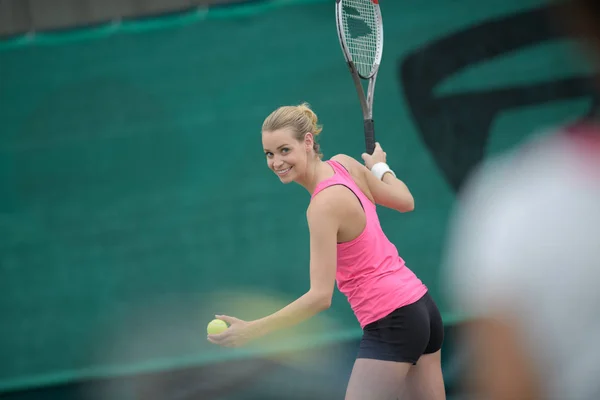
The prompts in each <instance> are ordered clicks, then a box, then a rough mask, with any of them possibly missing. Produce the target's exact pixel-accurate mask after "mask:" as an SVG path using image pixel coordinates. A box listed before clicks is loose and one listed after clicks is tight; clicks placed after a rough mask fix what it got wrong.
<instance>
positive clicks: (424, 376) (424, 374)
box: [402, 350, 446, 400]
mask: <svg viewBox="0 0 600 400" xmlns="http://www.w3.org/2000/svg"><path fill="white" fill-rule="evenodd" d="M441 352H442V351H441V350H438V351H436V352H435V353H432V354H424V355H422V356H421V358H419V361H418V362H417V365H415V366H413V367H411V369H410V371H408V374H407V376H406V389H407V390H406V392H405V393H406V395H405V396H404V397H403V398H402V399H403V400H404V399H406V400H445V399H446V389H445V387H444V377H443V375H442V357H441Z"/></svg>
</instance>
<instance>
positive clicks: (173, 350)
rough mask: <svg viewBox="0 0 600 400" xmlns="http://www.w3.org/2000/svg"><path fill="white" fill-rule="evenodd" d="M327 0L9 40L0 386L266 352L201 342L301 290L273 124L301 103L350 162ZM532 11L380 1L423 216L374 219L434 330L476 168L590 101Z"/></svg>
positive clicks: (3, 130) (408, 175) (328, 152)
mask: <svg viewBox="0 0 600 400" xmlns="http://www.w3.org/2000/svg"><path fill="white" fill-rule="evenodd" d="M330 3H331V2H324V1H323V2H318V1H316V2H307V3H305V4H292V5H287V6H283V7H268V6H264V7H263V6H261V5H259V6H257V7H258V8H255V9H245V10H243V11H242V12H240V11H239V9H238V11H231V10H227V9H220V10H218V11H216V12H214V14H210V13H209V17H208V18H207V19H205V20H202V21H200V20H197V19H198V18H197V17H193V16H188V17H187V19H189V20H191V22H189V21H187V20H186V18H173V19H164V20H161V21H158V22H152V23H151V25H144V24H142V23H140V24H137V25H136V24H135V23H134V24H132V25H124V26H123V27H120V28H118V27H117V28H115V29H114V30H111V29H112V28H110V27H108V28H107V27H104V28H100V29H99V30H97V31H92V32H84V33H83V34H81V33H80V32H79V33H78V32H71V33H64V34H59V35H58V36H44V35H41V36H40V37H38V38H34V39H33V40H31V41H28V40H26V39H23V40H20V41H16V42H15V41H13V42H5V43H1V42H0V121H1V125H0V179H1V184H0V195H1V197H0V238H1V239H0V274H1V279H0V311H1V312H0V318H1V321H0V359H2V360H3V362H2V363H0V387H12V386H21V385H30V384H33V383H35V382H43V381H61V380H64V379H69V378H72V377H75V376H86V375H97V374H113V373H114V374H121V373H126V372H131V371H137V370H140V369H144V370H153V369H160V368H171V367H174V366H179V365H191V364H196V363H205V362H212V361H214V360H220V359H229V358H235V357H242V356H248V355H249V354H252V352H258V353H260V352H264V351H267V350H265V348H264V347H261V346H258V347H257V348H252V349H249V350H243V351H236V352H231V351H225V350H223V349H219V348H215V347H214V346H209V344H208V343H206V341H205V340H204V329H205V324H206V323H207V322H208V320H210V319H211V318H212V315H213V314H214V313H228V314H233V315H236V316H238V317H241V318H254V317H258V316H261V315H263V314H264V313H266V312H272V311H275V310H276V309H277V307H279V306H281V305H284V304H285V303H286V302H287V301H291V300H293V299H295V298H296V297H297V296H299V295H301V294H303V293H304V291H305V290H306V289H307V287H308V247H309V243H308V231H307V226H306V220H305V209H306V206H307V204H308V201H309V197H308V194H307V193H306V192H305V191H304V190H303V189H302V188H299V187H296V186H282V185H281V184H280V183H279V182H278V179H277V178H276V177H275V176H273V174H272V173H270V172H269V171H268V170H267V168H266V164H265V160H264V158H263V154H262V149H261V142H260V126H261V124H262V121H263V119H264V117H266V115H268V113H270V112H271V111H272V110H273V109H274V108H276V107H278V106H280V105H284V104H295V103H299V102H301V101H308V102H310V103H311V104H312V106H313V107H314V109H315V110H316V112H317V113H318V114H319V117H320V118H321V121H322V123H323V124H324V133H323V136H322V148H323V149H324V152H325V156H326V157H330V156H333V155H334V154H336V153H346V154H349V155H352V156H354V157H357V158H359V159H360V153H361V152H362V151H363V146H364V139H363V137H362V121H361V114H360V107H359V103H358V100H357V97H356V94H355V89H354V87H353V85H352V81H351V78H350V75H349V74H348V71H347V69H346V66H345V64H344V62H343V56H342V53H341V50H340V47H339V44H338V41H337V36H336V27H335V23H334V9H333V5H332V4H330ZM540 4H543V3H541V2H539V1H534V0H527V1H523V0H520V1H516V0H515V1H505V0H488V1H486V2H481V1H480V0H466V1H461V2H448V1H446V0H427V1H422V2H419V4H416V3H414V4H413V3H411V2H402V1H390V2H382V4H381V7H382V11H383V16H384V23H385V28H384V29H385V45H384V57H383V64H382V67H381V70H380V75H379V78H378V84H377V92H376V96H375V119H376V127H377V133H378V137H377V139H378V140H379V141H380V142H381V143H382V145H383V146H384V148H385V149H386V151H387V153H388V157H389V163H390V164H391V166H392V168H394V170H395V171H396V173H397V174H398V176H399V177H400V178H401V179H403V180H404V181H405V182H406V183H407V184H408V186H409V187H410V188H411V190H412V191H413V194H414V196H415V199H416V210H415V212H413V213H410V214H399V213H394V212H391V211H389V210H381V213H380V218H381V220H382V224H383V227H384V229H385V230H386V232H387V233H388V235H389V237H390V239H391V240H393V241H394V243H396V245H397V247H398V248H399V250H400V252H401V254H402V256H403V257H404V258H405V260H406V261H407V264H408V266H409V267H410V268H412V269H413V270H414V271H416V272H417V274H418V275H419V276H420V277H421V278H422V279H423V280H424V281H425V283H426V284H427V285H428V286H429V287H430V288H431V291H432V293H433V295H434V296H435V297H436V299H437V300H438V301H439V303H440V307H441V308H442V311H444V316H445V318H446V320H447V321H452V320H453V317H455V316H456V314H455V313H453V312H450V310H449V309H448V307H447V306H446V305H445V302H444V299H443V296H442V292H441V282H439V280H438V278H437V274H438V271H439V268H440V261H441V258H442V249H443V243H444V236H445V229H446V222H447V219H448V216H449V214H450V212H451V207H452V204H453V201H454V198H455V193H456V191H457V190H459V188H460V184H461V182H462V181H463V179H464V177H465V176H466V174H467V173H468V171H469V170H470V169H471V168H472V167H473V166H474V165H475V164H476V163H478V162H479V161H481V159H482V158H483V157H485V156H487V155H489V154H491V153H494V152H497V151H500V150H503V149H506V148H509V147H511V146H513V145H514V144H516V143H518V142H520V141H521V140H522V139H523V138H524V137H525V136H526V135H528V134H530V133H531V132H533V131H534V129H537V128H539V127H544V126H546V125H552V124H556V123H561V122H565V121H569V120H573V119H575V118H578V117H579V116H581V115H583V114H585V113H587V112H588V109H589V108H590V104H591V98H590V96H589V91H588V89H587V87H586V85H585V69H584V68H583V67H582V64H581V61H580V60H579V59H578V58H577V57H576V56H575V55H574V54H575V53H573V49H572V48H571V47H569V44H568V43H567V42H566V41H564V40H563V39H562V38H561V36H560V35H557V34H556V32H554V31H553V30H552V29H549V28H548V25H547V23H546V22H545V21H546V20H545V16H544V13H543V12H542V11H543V8H538V7H541V6H540ZM261 7H262V8H261ZM228 13H229V14H228ZM211 15H212V16H213V18H211V17H210V16H211ZM146 28H148V29H146ZM295 332H298V333H295V334H291V333H290V335H292V336H293V337H292V339H294V340H293V341H292V342H293V346H300V347H301V346H303V345H305V344H306V343H309V342H316V341H321V340H322V341H327V340H333V341H336V340H341V339H342V338H344V337H356V336H357V335H359V334H360V329H359V327H358V325H357V323H356V322H355V319H354V316H353V315H352V313H351V311H350V309H349V307H348V305H347V303H346V300H345V299H344V298H343V297H342V296H340V295H339V294H336V297H335V301H334V304H333V307H332V309H331V310H329V311H328V312H327V313H325V314H324V315H323V316H322V317H321V319H318V320H315V322H314V323H308V324H305V325H303V326H302V327H299V328H298V330H296V331H295ZM284 338H285V337H284ZM282 343H283V344H282V346H284V347H286V346H287V347H290V346H292V344H288V342H282Z"/></svg>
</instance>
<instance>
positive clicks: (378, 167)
mask: <svg viewBox="0 0 600 400" xmlns="http://www.w3.org/2000/svg"><path fill="white" fill-rule="evenodd" d="M371 172H372V173H373V175H375V176H376V177H377V179H379V180H382V179H383V176H384V175H385V174H386V173H388V172H389V173H390V174H392V175H394V178H395V177H396V174H395V173H394V171H392V170H391V169H390V167H389V166H388V165H387V164H386V163H384V162H378V163H377V164H375V165H373V166H372V167H371Z"/></svg>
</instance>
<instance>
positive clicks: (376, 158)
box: [361, 143, 386, 170]
mask: <svg viewBox="0 0 600 400" xmlns="http://www.w3.org/2000/svg"><path fill="white" fill-rule="evenodd" d="M361 157H362V159H363V161H364V162H365V167H367V168H369V170H370V169H371V168H373V165H375V164H377V163H379V162H386V161H385V160H386V153H385V152H384V151H383V149H382V148H381V146H380V145H379V143H375V150H374V151H373V154H367V153H363V154H362V155H361Z"/></svg>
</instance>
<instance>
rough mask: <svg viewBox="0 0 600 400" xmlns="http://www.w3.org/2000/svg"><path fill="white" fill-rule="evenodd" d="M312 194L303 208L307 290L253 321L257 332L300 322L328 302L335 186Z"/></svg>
mask: <svg viewBox="0 0 600 400" xmlns="http://www.w3.org/2000/svg"><path fill="white" fill-rule="evenodd" d="M330 189H331V190H327V191H326V192H322V193H321V194H319V196H318V197H315V199H314V200H313V202H312V203H311V205H310V207H309V209H308V211H307V219H308V226H309V230H310V289H309V290H308V292H306V293H305V294H304V295H303V296H301V297H300V298H299V299H298V300H296V301H294V302H293V303H291V304H289V305H288V306H286V307H284V308H283V309H281V310H279V311H278V312H276V313H274V314H271V315H269V316H267V317H265V318H261V319H259V320H256V321H253V322H252V324H253V325H254V327H255V329H257V331H258V333H259V334H260V335H263V334H268V333H270V332H272V331H274V330H278V329H282V328H286V327H289V326H292V325H295V324H297V323H299V322H302V321H303V320H305V319H308V318H310V317H312V316H313V315H315V314H317V313H319V312H321V311H323V310H326V309H327V308H329V306H330V305H331V298H332V297H333V290H334V287H335V271H336V265H337V258H336V257H337V232H338V228H339V225H340V223H339V215H340V204H339V200H338V201H337V204H336V201H335V200H336V199H335V198H336V193H335V192H337V191H338V190H339V189H342V190H344V188H330Z"/></svg>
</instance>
